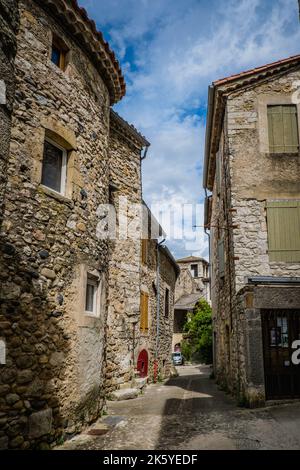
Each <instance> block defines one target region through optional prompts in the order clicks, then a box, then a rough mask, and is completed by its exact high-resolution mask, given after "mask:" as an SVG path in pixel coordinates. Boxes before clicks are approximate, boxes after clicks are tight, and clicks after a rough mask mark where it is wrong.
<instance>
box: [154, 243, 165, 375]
mask: <svg viewBox="0 0 300 470" xmlns="http://www.w3.org/2000/svg"><path fill="white" fill-rule="evenodd" d="M165 241H166V239H165V238H164V239H163V240H162V241H161V242H159V243H157V245H156V344H155V361H154V366H153V376H154V377H153V378H154V382H156V380H157V371H158V343H159V326H160V325H159V323H160V256H159V247H160V246H162V244H163V243H164V242H165Z"/></svg>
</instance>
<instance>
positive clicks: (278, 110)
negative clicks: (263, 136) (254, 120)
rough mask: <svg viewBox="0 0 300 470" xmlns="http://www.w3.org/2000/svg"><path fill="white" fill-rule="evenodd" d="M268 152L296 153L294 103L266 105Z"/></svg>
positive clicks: (295, 114) (295, 111)
mask: <svg viewBox="0 0 300 470" xmlns="http://www.w3.org/2000/svg"><path fill="white" fill-rule="evenodd" d="M268 132H269V145H270V153H297V152H298V148H299V134H298V117H297V107H296V105H283V106H268Z"/></svg>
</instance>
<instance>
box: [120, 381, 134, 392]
mask: <svg viewBox="0 0 300 470" xmlns="http://www.w3.org/2000/svg"><path fill="white" fill-rule="evenodd" d="M131 386H132V383H131V382H124V383H122V384H120V389H122V390H123V389H125V388H131Z"/></svg>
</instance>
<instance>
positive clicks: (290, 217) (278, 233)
mask: <svg viewBox="0 0 300 470" xmlns="http://www.w3.org/2000/svg"><path fill="white" fill-rule="evenodd" d="M267 224H268V252H269V259H270V261H284V262H294V263H297V262H300V201H272V202H267Z"/></svg>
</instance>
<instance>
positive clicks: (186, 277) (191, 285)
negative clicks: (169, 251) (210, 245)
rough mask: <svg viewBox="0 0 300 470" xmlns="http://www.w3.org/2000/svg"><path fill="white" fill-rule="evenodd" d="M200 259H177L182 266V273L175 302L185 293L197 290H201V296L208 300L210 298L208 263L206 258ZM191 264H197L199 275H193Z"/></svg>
mask: <svg viewBox="0 0 300 470" xmlns="http://www.w3.org/2000/svg"><path fill="white" fill-rule="evenodd" d="M199 259H200V258H198V260H199ZM198 260H197V258H195V260H194V261H184V260H178V261H177V262H178V265H179V267H180V274H179V277H178V279H177V282H176V289H175V302H177V301H178V300H179V299H180V297H182V296H183V295H188V294H194V293H196V292H199V297H200V296H201V297H203V298H205V300H207V301H209V300H210V295H209V294H210V292H209V281H208V277H209V272H208V263H207V262H206V261H204V260H201V261H198ZM191 264H197V266H198V277H193V276H192V274H191V270H190V267H191Z"/></svg>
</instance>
